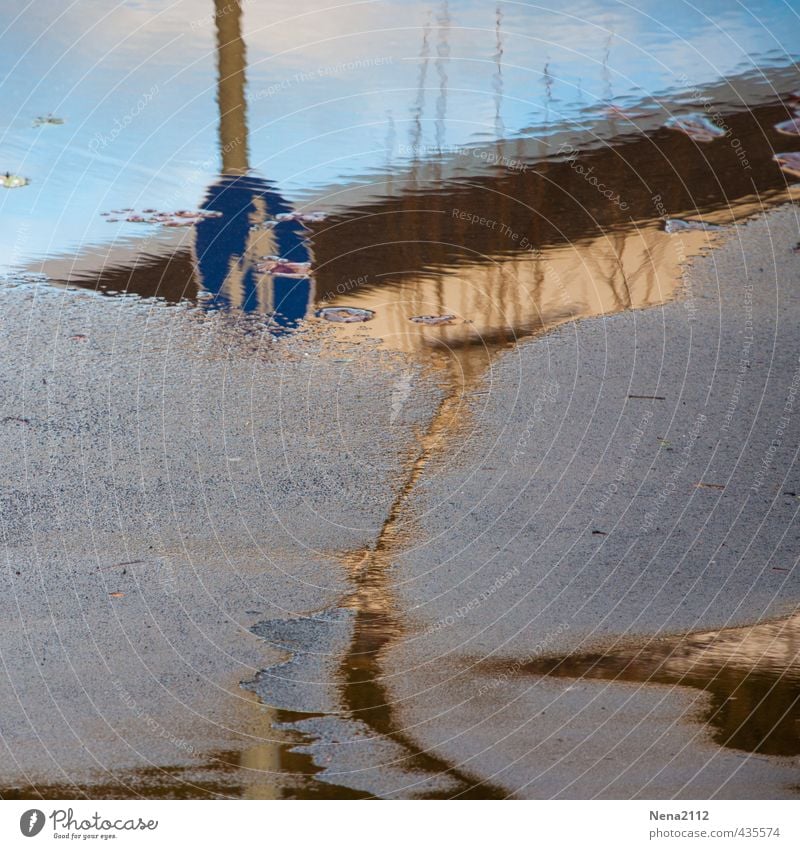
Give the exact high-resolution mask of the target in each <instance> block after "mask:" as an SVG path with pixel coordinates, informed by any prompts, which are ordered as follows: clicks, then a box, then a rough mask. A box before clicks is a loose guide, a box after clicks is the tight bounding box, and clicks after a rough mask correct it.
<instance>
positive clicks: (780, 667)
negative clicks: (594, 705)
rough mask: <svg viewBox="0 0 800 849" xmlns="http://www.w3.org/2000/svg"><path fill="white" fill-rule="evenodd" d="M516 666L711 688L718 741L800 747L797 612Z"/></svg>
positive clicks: (772, 750) (788, 751)
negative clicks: (778, 618) (770, 619)
mask: <svg viewBox="0 0 800 849" xmlns="http://www.w3.org/2000/svg"><path fill="white" fill-rule="evenodd" d="M519 672H520V673H521V674H528V675H548V676H551V677H557V678H573V679H575V678H581V679H585V680H601V681H615V682H621V683H630V684H666V685H671V686H681V687H695V688H697V689H700V690H705V691H706V692H707V693H708V695H709V706H708V709H707V711H706V712H705V715H704V716H703V721H704V722H705V723H706V724H707V726H708V728H709V731H710V733H711V736H712V738H713V740H714V742H716V743H718V744H719V745H720V746H726V747H728V748H731V749H738V750H741V751H744V752H753V753H757V754H761V755H780V756H786V757H788V756H794V755H798V754H800V728H798V725H799V724H800V720H798V715H797V709H798V706H799V705H800V616H792V617H790V618H788V619H784V620H781V621H778V622H767V623H764V624H760V625H754V626H751V627H747V628H731V629H727V630H720V631H707V632H702V633H695V634H689V635H687V636H683V637H671V638H665V639H660V640H652V641H650V642H647V643H644V644H642V645H639V646H625V647H622V648H619V649H615V650H610V651H608V652H597V653H587V654H579V655H568V656H566V657H549V658H548V657H544V658H541V659H538V660H535V661H533V662H531V663H527V664H525V665H524V666H523V667H522V668H521V669H520V670H519Z"/></svg>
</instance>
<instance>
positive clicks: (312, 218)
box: [275, 212, 328, 224]
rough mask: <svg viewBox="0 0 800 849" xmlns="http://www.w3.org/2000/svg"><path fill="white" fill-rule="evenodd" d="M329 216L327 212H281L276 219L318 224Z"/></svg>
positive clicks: (278, 220)
mask: <svg viewBox="0 0 800 849" xmlns="http://www.w3.org/2000/svg"><path fill="white" fill-rule="evenodd" d="M327 217H328V214H327V213H326V212H281V213H278V215H276V216H275V221H277V222H279V223H280V222H282V221H299V222H300V223H301V224H317V223H319V222H320V221H324V220H325V219H326V218H327Z"/></svg>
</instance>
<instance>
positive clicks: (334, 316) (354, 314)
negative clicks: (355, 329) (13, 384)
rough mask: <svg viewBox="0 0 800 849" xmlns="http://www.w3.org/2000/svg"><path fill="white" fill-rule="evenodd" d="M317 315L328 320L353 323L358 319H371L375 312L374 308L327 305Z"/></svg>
mask: <svg viewBox="0 0 800 849" xmlns="http://www.w3.org/2000/svg"><path fill="white" fill-rule="evenodd" d="M317 316H318V317H319V318H324V319H325V320H326V321H338V322H340V323H343V324H352V323H353V322H356V321H371V320H372V319H373V318H374V317H375V313H374V312H373V311H372V310H362V309H358V308H357V307H325V308H323V309H321V310H320V311H319V312H318V313H317Z"/></svg>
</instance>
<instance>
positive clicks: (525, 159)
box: [37, 19, 790, 370]
mask: <svg viewBox="0 0 800 849" xmlns="http://www.w3.org/2000/svg"><path fill="white" fill-rule="evenodd" d="M226 20H227V19H226ZM227 26H228V27H230V21H227ZM441 35H442V33H441V32H440V37H441ZM423 37H424V38H425V39H427V38H428V33H427V31H426V32H425V34H424V36H423ZM428 53H429V48H428V46H427V44H424V45H423V48H422V53H421V63H420V71H419V74H420V89H419V91H418V93H417V98H418V100H419V99H420V98H422V97H423V95H424V79H425V75H426V73H427V70H426V68H427V62H428ZM237 55H238V56H239V59H240V61H244V54H243V51H241V50H240V51H238V53H237ZM437 61H438V59H437ZM231 62H232V60H231V59H230V57H229V58H228V59H227V60H226V65H230V64H231ZM223 79H224V78H223V77H222V76H221V77H220V83H222V82H223ZM231 92H233V93H234V94H236V96H240V95H241V89H240V88H239V87H238V86H237V87H232V88H224V87H223V86H222V85H220V108H221V121H220V126H221V130H220V134H221V138H224V139H226V140H227V142H226V143H227V144H228V145H229V146H230V145H232V144H233V142H234V141H235V140H236V138H238V136H237V135H236V134H237V133H242V132H246V121H245V115H244V104H243V103H240V104H239V106H241V108H237V107H236V106H235V105H234V104H231V103H230V102H229V101H228V99H227V98H229V97H232V96H234V94H232V93H231ZM785 115H786V107H785V106H784V105H782V104H774V105H771V106H763V107H758V108H755V109H753V110H751V111H750V112H747V113H740V114H731V115H729V116H726V118H725V120H726V122H727V123H728V124H729V126H730V127H731V130H732V132H733V133H735V135H736V137H737V138H739V139H740V140H741V143H742V145H743V146H745V147H746V149H747V152H748V157H749V161H750V162H751V163H752V167H751V168H749V169H746V168H744V167H743V166H742V163H741V162H740V160H739V158H738V157H737V154H736V150H735V149H734V148H733V147H732V146H731V145H729V144H728V143H727V141H725V140H720V141H717V142H714V143H712V144H710V145H703V149H702V150H700V148H699V146H697V145H695V144H694V143H693V142H692V141H691V140H690V139H688V138H686V137H684V136H682V135H681V134H676V133H673V132H670V131H669V130H667V129H661V130H659V131H657V132H655V133H652V134H649V135H644V134H636V135H633V136H629V137H622V138H620V143H619V144H618V145H617V146H609V147H604V148H600V149H596V150H586V151H583V152H578V153H577V154H576V155H574V156H571V158H570V159H567V160H565V159H564V158H563V156H562V157H559V156H557V155H553V154H556V153H557V150H555V151H550V154H551V155H549V156H547V157H546V158H544V159H541V158H537V157H536V147H537V144H538V143H537V142H525V143H524V144H520V143H517V144H516V145H515V150H514V156H515V157H518V159H514V160H513V161H514V162H515V163H516V162H519V163H520V166H521V167H518V166H515V167H502V165H501V164H498V165H496V166H494V167H489V168H487V169H485V171H484V173H482V174H481V175H480V176H475V177H472V178H469V179H467V178H459V177H457V176H453V177H452V178H450V179H437V174H440V173H441V172H442V170H443V169H444V168H445V166H448V163H449V166H448V167H451V170H452V169H453V168H455V167H456V166H458V165H459V163H466V164H467V165H470V164H471V163H472V162H473V161H474V160H475V153H480V155H481V156H483V157H485V159H484V160H480V161H481V162H483V161H489V162H502V161H506V162H508V160H507V159H506V160H502V157H503V156H504V155H505V154H504V153H503V152H502V151H503V150H505V148H504V147H503V145H502V144H500V145H496V146H494V147H491V148H481V149H477V148H476V149H475V150H472V151H471V150H467V151H461V152H456V153H451V154H450V155H449V156H448V157H435V161H433V162H431V161H429V160H427V159H425V158H423V157H420V158H418V159H417V160H416V161H415V162H414V163H413V164H412V166H411V167H410V168H409V169H408V170H406V171H404V170H403V169H402V168H398V169H397V170H396V172H395V173H394V174H393V175H392V177H391V181H389V180H388V179H387V180H384V188H385V189H386V191H385V192H384V194H383V196H382V197H380V198H379V199H377V200H371V201H366V202H365V201H364V200H363V193H362V192H361V190H360V187H359V186H344V187H342V188H341V189H340V190H339V191H338V192H337V208H336V210H335V211H334V212H332V213H331V214H330V215H329V216H328V217H327V218H326V220H325V221H324V222H316V223H313V224H310V225H308V227H309V229H305V228H304V226H303V225H302V224H301V223H299V222H297V221H291V220H289V221H280V222H276V221H275V217H276V216H278V215H280V214H281V213H286V212H289V211H291V209H292V206H291V204H290V203H289V201H288V200H286V199H285V198H284V197H283V196H282V195H281V193H280V192H279V190H278V189H277V187H276V186H275V185H274V184H273V183H271V182H269V181H267V180H265V179H263V178H261V177H259V176H257V175H256V174H255V173H252V172H251V173H247V174H239V173H237V172H238V171H239V169H240V168H241V167H242V166H243V164H244V160H242V158H241V153H242V152H244V151H246V144H240V145H233V146H232V147H231V148H230V152H231V153H233V152H236V154H237V155H236V156H234V157H233V158H232V159H228V158H226V157H227V154H224V155H223V171H226V172H227V173H224V174H223V175H222V176H221V177H220V178H219V179H218V180H217V181H216V182H215V183H214V184H213V185H212V186H210V187H209V189H208V190H207V192H206V197H205V200H204V202H203V204H202V206H203V208H205V209H211V210H216V211H219V212H222V213H223V215H222V216H221V217H220V218H215V219H207V220H205V221H203V222H201V223H200V224H199V225H197V226H196V227H195V228H193V231H192V233H190V234H186V236H185V237H184V241H183V242H182V243H181V244H180V245H178V246H176V245H174V244H172V243H169V242H165V243H164V244H163V245H160V244H158V243H157V242H154V241H150V242H148V244H147V245H146V249H145V250H143V251H142V252H141V254H139V255H134V257H133V261H131V260H130V259H129V258H128V259H127V260H126V259H125V258H123V260H122V261H120V262H115V261H114V257H113V256H110V255H108V254H104V255H102V256H101V257H99V258H98V259H99V260H100V261H98V262H97V263H96V264H95V265H99V266H100V271H98V270H97V268H96V267H93V265H92V263H91V262H88V263H87V265H88V268H86V270H81V269H80V268H76V267H75V265H74V264H70V265H68V266H67V267H66V269H65V267H64V263H59V262H57V261H51V262H50V263H47V262H45V263H44V264H43V266H41V268H39V269H37V270H43V271H45V272H46V273H49V274H50V276H51V277H53V278H55V279H56V280H59V279H60V280H61V281H63V282H66V281H67V280H68V281H69V282H70V284H72V285H76V284H77V285H83V286H86V287H91V288H92V289H96V290H98V291H100V292H108V291H116V292H129V293H130V292H133V293H137V294H141V295H148V294H149V295H159V296H161V297H164V298H166V299H167V300H170V301H177V300H181V299H182V298H183V297H185V296H189V297H192V298H195V297H197V298H199V299H200V301H201V302H202V303H203V305H204V308H205V309H211V308H214V309H219V308H222V309H231V310H235V311H237V312H239V311H242V312H255V313H260V314H263V315H266V316H270V317H271V323H272V325H273V327H274V329H275V332H276V333H281V332H285V331H286V330H287V329H290V328H292V327H295V326H297V324H298V323H299V322H300V321H301V320H302V319H304V318H309V317H311V316H312V315H313V312H314V310H315V307H318V306H320V305H323V306H358V307H362V308H366V309H371V310H374V311H375V313H376V318H375V320H374V321H373V322H371V323H370V325H369V326H368V327H365V328H364V329H363V331H362V335H371V336H379V337H382V338H383V340H384V344H386V345H387V346H389V347H393V348H396V349H399V350H403V351H408V352H417V353H423V354H425V356H428V355H429V352H430V350H431V349H432V348H436V347H439V348H446V349H449V350H451V351H453V350H457V351H458V358H459V360H460V361H462V362H465V361H466V360H467V359H469V358H470V357H472V356H475V357H477V359H478V361H479V362H480V361H482V360H483V357H484V353H483V352H484V349H485V348H486V347H487V346H488V347H489V348H496V347H497V346H500V345H503V344H507V343H508V342H512V341H514V340H517V339H519V338H522V337H525V336H529V335H532V334H538V333H541V332H544V331H546V330H548V329H550V328H552V327H554V326H557V325H558V324H561V323H563V322H565V321H570V320H572V319H576V318H585V317H590V316H598V315H608V314H611V313H614V312H618V311H620V310H624V309H631V308H639V307H647V306H653V305H656V304H660V303H663V302H665V301H667V300H669V299H670V298H671V297H673V295H674V293H675V290H676V287H677V286H678V285H679V284H680V265H681V263H682V261H683V260H684V259H685V258H686V257H690V256H692V255H693V254H695V253H696V252H697V251H698V250H701V249H702V248H704V247H705V246H706V245H707V244H709V238H710V237H709V236H708V234H704V233H689V232H687V233H681V234H673V235H669V234H667V233H664V232H663V229H662V228H663V220H662V219H663V218H664V217H665V216H669V217H691V218H701V219H703V220H706V221H711V222H715V223H718V224H723V225H726V224H730V223H732V222H733V221H735V220H737V219H740V218H742V217H744V216H747V215H751V214H754V213H757V212H761V211H762V210H763V208H764V206H765V205H767V204H769V203H776V202H779V201H782V200H785V199H786V197H787V190H786V185H787V184H786V180H787V177H786V175H784V174H783V173H782V172H781V171H780V169H779V168H778V167H777V165H776V164H775V163H774V162H773V161H772V151H773V149H774V148H775V147H778V146H780V145H782V144H785V137H781V136H780V134H778V133H777V132H776V131H775V130H774V129H773V125H774V124H775V123H777V122H778V121H779V120H780V119H781V118H783V117H785ZM229 117H231V118H232V120H231V123H232V126H231V127H228V126H227V121H228V118H229ZM414 126H415V125H413V122H412V134H413V133H414V132H416V130H415V129H414ZM586 174H593V175H601V177H602V180H601V181H602V182H603V183H604V185H606V186H608V187H609V188H610V189H611V190H613V192H614V194H615V195H619V198H620V200H619V202H617V203H615V202H612V201H610V200H609V199H608V198H607V197H606V196H604V195H603V194H601V192H600V191H599V190H598V188H597V187H596V186H595V185H593V184H592V183H591V182H590V181H589V180H587V179H586V176H585V175H586ZM789 179H790V178H789ZM389 183H390V185H391V193H389V191H388V189H389ZM375 188H376V187H373V189H375ZM623 204H624V207H623ZM312 244H313V257H312V253H311V245H312ZM263 256H281V257H283V258H286V259H289V260H292V261H297V262H309V261H311V260H312V259H313V265H314V272H313V276H312V278H305V279H301V280H298V279H296V278H287V277H282V276H280V275H274V276H273V275H270V274H264V273H261V272H258V271H257V270H256V265H257V263H258V260H259V258H260V257H263ZM449 312H452V313H455V314H456V316H457V317H458V319H459V321H458V322H457V323H456V324H454V325H453V326H450V327H446V328H445V327H443V328H438V329H437V330H436V332H432V329H431V328H421V327H419V326H416V325H414V324H413V323H411V322H410V321H409V319H410V318H411V317H412V316H414V315H424V314H441V313H449ZM349 332H350V331H349V330H348V331H347V333H349ZM470 369H471V370H474V369H472V368H471V367H470Z"/></svg>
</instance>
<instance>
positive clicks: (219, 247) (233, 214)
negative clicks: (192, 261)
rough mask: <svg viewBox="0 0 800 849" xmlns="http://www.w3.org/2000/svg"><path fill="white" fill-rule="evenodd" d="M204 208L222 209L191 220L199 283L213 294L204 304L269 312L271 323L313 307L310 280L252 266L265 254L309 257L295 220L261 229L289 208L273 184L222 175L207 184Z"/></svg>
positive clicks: (288, 320)
mask: <svg viewBox="0 0 800 849" xmlns="http://www.w3.org/2000/svg"><path fill="white" fill-rule="evenodd" d="M203 209H206V210H213V211H216V212H221V213H222V215H221V216H220V217H218V218H206V219H203V220H202V221H200V222H198V224H197V225H195V226H196V231H197V233H196V237H195V249H196V252H197V266H198V272H199V278H200V284H201V286H203V287H204V288H205V289H206V291H208V292H210V293H211V294H212V295H213V296H214V297H213V299H212V298H209V299H207V301H206V303H207V304H208V306H209V307H211V308H219V307H225V308H234V309H240V310H243V311H245V312H263V313H267V312H272V311H274V319H273V323H274V324H276V325H277V326H278V327H284V328H286V327H292V326H294V325H296V324H297V322H298V321H300V320H301V319H303V318H304V317H305V316H306V315H307V314H308V311H309V310H310V308H311V306H312V299H313V285H312V281H311V280H310V279H309V278H308V277H305V278H301V279H297V278H295V277H284V276H281V275H280V274H277V275H274V276H273V275H266V274H263V273H261V272H259V271H257V270H256V266H257V264H258V261H259V259H260V258H261V257H262V256H265V255H276V256H279V257H281V258H283V259H288V260H291V261H292V262H309V261H310V259H311V257H310V254H309V250H308V246H307V244H306V241H305V238H304V236H305V234H306V231H305V228H304V227H303V225H302V224H301V223H300V222H298V221H293V220H288V221H279V222H277V223H275V224H274V226H272V227H270V229H266V230H265V229H262V228H263V223H264V222H265V221H266V222H270V221H271V220H272V219H274V217H275V216H277V215H280V214H281V213H284V214H285V213H290V212H291V211H292V209H291V206H290V205H289V204H288V203H287V202H286V200H284V198H283V197H282V196H281V195H280V194H279V193H278V192H277V191H276V189H275V187H274V186H273V185H272V184H270V183H268V182H267V181H266V180H263V179H261V178H259V177H256V176H254V175H252V174H245V175H228V176H223V177H221V178H220V179H219V180H218V181H217V182H216V183H214V184H213V185H212V186H211V187H210V188H209V189H208V193H207V195H206V199H205V202H204V204H203Z"/></svg>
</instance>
